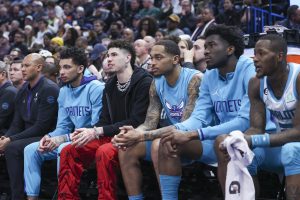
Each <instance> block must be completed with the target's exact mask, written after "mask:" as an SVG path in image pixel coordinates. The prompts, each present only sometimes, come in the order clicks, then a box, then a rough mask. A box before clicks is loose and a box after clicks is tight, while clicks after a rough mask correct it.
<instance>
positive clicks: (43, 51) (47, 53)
mask: <svg viewBox="0 0 300 200" xmlns="http://www.w3.org/2000/svg"><path fill="white" fill-rule="evenodd" d="M39 54H40V55H41V56H42V57H44V58H47V57H50V56H52V53H51V52H50V51H48V50H45V49H41V50H40V52H39Z"/></svg>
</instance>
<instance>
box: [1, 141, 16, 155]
mask: <svg viewBox="0 0 300 200" xmlns="http://www.w3.org/2000/svg"><path fill="white" fill-rule="evenodd" d="M18 149H19V148H17V146H16V143H15V142H10V143H9V144H8V145H7V146H6V148H5V151H4V153H5V156H6V157H7V156H17V155H18Z"/></svg>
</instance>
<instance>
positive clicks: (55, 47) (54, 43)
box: [49, 37, 64, 58]
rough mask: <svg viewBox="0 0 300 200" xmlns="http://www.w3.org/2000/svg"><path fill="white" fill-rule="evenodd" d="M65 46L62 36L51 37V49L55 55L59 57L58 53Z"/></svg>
mask: <svg viewBox="0 0 300 200" xmlns="http://www.w3.org/2000/svg"><path fill="white" fill-rule="evenodd" d="M63 46H64V40H63V39H62V38H60V37H54V38H52V39H51V42H50V49H49V51H50V52H51V53H52V55H53V57H55V58H58V53H59V51H60V50H61V48H62V47H63Z"/></svg>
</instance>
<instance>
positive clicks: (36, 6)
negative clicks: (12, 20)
mask: <svg viewBox="0 0 300 200" xmlns="http://www.w3.org/2000/svg"><path fill="white" fill-rule="evenodd" d="M43 6H44V5H43V3H42V2H41V1H33V2H32V8H33V14H32V17H33V19H34V20H35V21H40V20H41V19H43V18H44V17H46V13H45V11H44V7H43Z"/></svg>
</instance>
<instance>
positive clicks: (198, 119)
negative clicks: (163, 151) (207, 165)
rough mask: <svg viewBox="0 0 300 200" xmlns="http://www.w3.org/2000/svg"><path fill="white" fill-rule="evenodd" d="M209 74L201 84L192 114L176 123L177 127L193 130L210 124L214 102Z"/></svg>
mask: <svg viewBox="0 0 300 200" xmlns="http://www.w3.org/2000/svg"><path fill="white" fill-rule="evenodd" d="M208 84H209V82H208V79H207V75H204V76H203V80H202V83H201V85H200V91H199V92H200V93H199V97H198V99H197V101H196V105H195V108H194V110H193V112H192V114H191V116H190V117H189V118H188V119H187V120H185V121H183V122H181V123H177V124H175V127H176V128H177V129H179V130H183V131H192V130H196V129H198V128H202V127H205V126H208V125H209V124H210V123H211V122H212V120H213V117H212V116H213V103H212V100H211V98H210V91H209V87H208Z"/></svg>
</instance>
